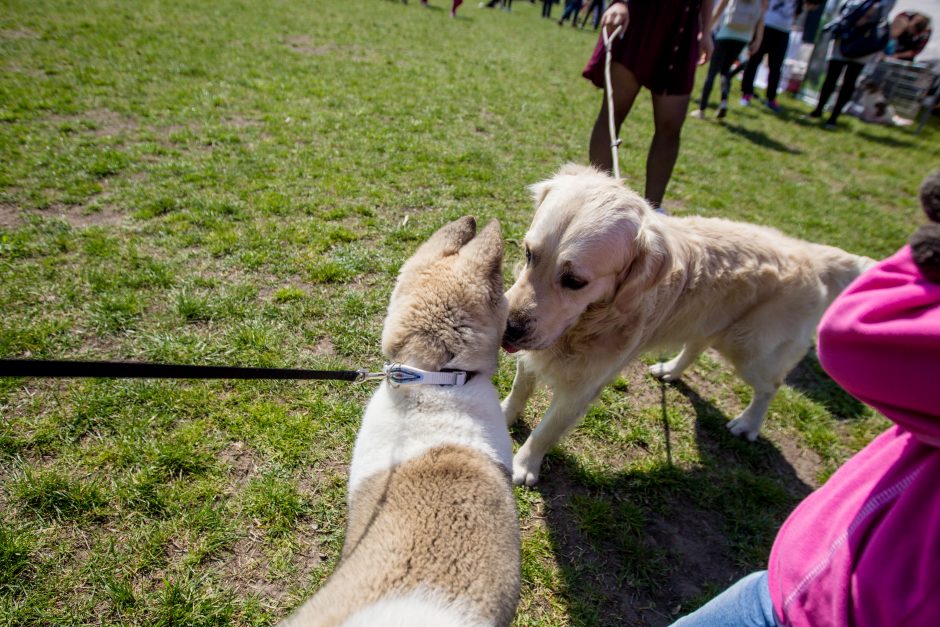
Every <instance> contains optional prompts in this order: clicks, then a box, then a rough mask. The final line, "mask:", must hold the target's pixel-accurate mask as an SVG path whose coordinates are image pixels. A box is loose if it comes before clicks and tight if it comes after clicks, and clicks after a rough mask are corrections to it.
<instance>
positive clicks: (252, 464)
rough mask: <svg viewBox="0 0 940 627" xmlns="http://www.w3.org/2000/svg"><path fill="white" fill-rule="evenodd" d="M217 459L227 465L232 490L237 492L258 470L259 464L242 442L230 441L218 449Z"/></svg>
mask: <svg viewBox="0 0 940 627" xmlns="http://www.w3.org/2000/svg"><path fill="white" fill-rule="evenodd" d="M218 457H219V459H221V460H222V461H223V462H224V463H225V465H226V466H228V473H229V477H231V479H232V481H230V482H229V485H230V486H231V489H232V491H233V492H238V491H240V490H241V488H242V487H244V486H245V485H246V484H247V483H248V481H250V480H251V478H252V477H253V476H254V475H255V474H256V473H257V472H258V468H259V467H260V464H259V462H258V459H257V457H255V454H254V452H253V451H252V450H251V449H250V448H249V447H247V446H245V443H244V442H232V443H230V444H229V445H228V446H227V447H225V448H224V449H222V450H221V451H219V453H218Z"/></svg>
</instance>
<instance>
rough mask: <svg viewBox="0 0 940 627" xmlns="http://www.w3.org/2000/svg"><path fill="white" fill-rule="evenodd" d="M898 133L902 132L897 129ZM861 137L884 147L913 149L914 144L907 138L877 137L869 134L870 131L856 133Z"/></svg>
mask: <svg viewBox="0 0 940 627" xmlns="http://www.w3.org/2000/svg"><path fill="white" fill-rule="evenodd" d="M895 130H896V131H897V132H901V131H900V130H899V129H895ZM856 135H858V136H859V137H862V138H864V139H866V140H868V141H870V142H875V143H876V144H881V145H882V146H888V147H890V148H912V147H913V146H914V142H912V141H911V140H910V139H907V138H905V137H894V136H892V135H875V134H874V133H869V132H868V131H858V132H857V133H856Z"/></svg>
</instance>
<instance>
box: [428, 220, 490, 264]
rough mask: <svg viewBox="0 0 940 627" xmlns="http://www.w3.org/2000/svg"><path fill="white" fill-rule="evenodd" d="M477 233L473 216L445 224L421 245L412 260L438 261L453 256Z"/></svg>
mask: <svg viewBox="0 0 940 627" xmlns="http://www.w3.org/2000/svg"><path fill="white" fill-rule="evenodd" d="M476 232H477V221H476V220H475V219H474V218H473V216H464V217H462V218H458V219H457V220H454V221H453V222H449V223H448V224H445V225H444V226H442V227H441V228H439V229H438V230H437V232H435V233H434V235H432V236H431V237H430V238H428V240H427V241H426V242H425V243H423V244H422V245H421V246H420V247H419V248H418V250H417V251H415V254H414V256H413V259H419V260H423V261H426V260H429V259H440V258H441V257H447V256H449V255H455V254H457V252H458V251H459V250H460V249H461V248H463V246H464V244H466V243H467V242H469V241H470V240H471V239H473V235H474V234H475V233H476Z"/></svg>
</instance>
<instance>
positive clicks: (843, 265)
mask: <svg viewBox="0 0 940 627" xmlns="http://www.w3.org/2000/svg"><path fill="white" fill-rule="evenodd" d="M819 249H820V250H819V254H818V255H817V257H816V259H817V263H818V264H819V277H820V279H821V280H822V282H823V285H825V286H826V304H827V306H828V304H829V303H831V302H832V301H833V300H835V298H836V296H838V295H839V294H840V293H841V292H842V290H844V289H845V288H846V287H848V285H849V283H851V282H852V281H854V280H855V279H856V277H858V275H860V274H861V273H863V272H865V271H866V270H868V269H869V268H871V267H872V266H873V265H875V264H876V263H877V262H876V261H875V260H874V259H872V258H870V257H864V256H862V255H853V254H852V253H847V252H845V251H844V250H842V249H841V248H835V247H834V246H819Z"/></svg>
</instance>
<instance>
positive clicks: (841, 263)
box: [502, 165, 873, 485]
mask: <svg viewBox="0 0 940 627" xmlns="http://www.w3.org/2000/svg"><path fill="white" fill-rule="evenodd" d="M532 191H533V194H534V197H535V204H536V213H535V217H534V219H533V221H532V225H531V226H530V228H529V231H528V233H527V234H526V237H525V245H526V258H527V262H526V265H525V267H524V268H523V269H522V270H521V272H520V274H519V275H518V279H517V280H516V282H515V284H514V285H513V286H512V288H511V289H510V290H509V292H507V297H508V299H509V324H508V327H507V329H506V333H505V336H504V343H503V346H504V348H506V349H507V350H509V351H510V352H514V351H515V350H522V351H523V352H522V353H521V354H520V355H519V358H518V361H517V367H516V377H515V380H514V381H513V386H512V391H511V392H510V394H509V396H508V397H507V398H506V399H505V400H504V401H503V404H502V406H503V410H504V412H505V415H506V419H507V422H508V423H509V424H512V423H513V422H514V421H515V420H516V418H517V417H518V416H519V413H520V412H521V411H522V409H523V408H524V406H525V403H526V400H527V399H528V398H529V396H530V395H531V393H532V391H533V390H534V387H535V385H536V384H537V383H544V384H547V385H548V386H549V387H550V388H551V389H552V392H553V399H552V403H551V406H550V407H549V409H548V412H547V413H546V414H545V417H544V418H543V419H542V421H541V422H540V423H539V425H538V426H537V427H536V428H535V430H534V431H533V432H532V434H531V435H530V437H529V439H528V440H527V441H526V442H525V444H524V445H523V446H522V447H521V448H520V449H519V451H518V453H517V454H516V457H515V459H514V461H513V480H514V481H515V482H516V483H517V484H521V483H525V484H526V485H532V484H534V483H535V482H536V481H537V480H538V474H539V468H540V466H541V463H542V458H543V457H544V455H545V453H547V452H548V450H549V449H551V447H552V446H554V445H555V443H557V442H558V441H559V440H560V439H561V438H562V437H563V436H564V435H565V434H566V433H567V432H568V431H569V430H570V429H571V428H573V427H574V426H575V424H576V423H577V422H578V420H579V419H580V418H581V417H582V416H583V414H584V412H585V410H586V409H587V407H588V405H589V404H590V403H591V402H592V401H593V400H594V399H595V398H596V397H597V395H598V394H599V393H600V391H601V389H602V388H603V386H604V385H606V384H607V383H608V382H609V381H610V380H612V379H613V378H614V377H615V376H616V375H617V374H618V373H619V372H620V371H621V370H622V369H623V368H624V366H626V365H627V364H628V363H629V362H630V361H632V360H633V359H635V358H636V357H638V356H639V355H640V354H642V353H644V352H647V351H650V350H653V349H669V348H672V349H677V348H679V347H681V352H680V353H679V355H678V356H677V357H676V358H675V359H672V360H671V361H668V362H666V363H660V364H656V365H655V366H653V367H652V369H651V370H652V373H653V374H654V375H655V376H657V377H660V378H662V379H665V380H668V381H671V380H675V379H678V378H679V377H680V376H681V375H682V372H683V370H685V369H686V368H687V367H688V366H689V365H690V364H692V363H693V362H694V361H695V359H696V358H697V357H698V355H699V354H700V353H701V352H702V351H704V350H705V349H706V348H708V347H714V348H715V349H717V350H718V352H719V353H721V354H722V355H723V356H724V357H725V358H727V359H728V360H729V361H730V362H731V364H732V365H733V366H734V368H735V370H736V371H737V373H738V375H739V376H741V378H743V379H744V380H745V381H746V382H747V383H748V384H750V385H751V387H752V388H753V389H754V394H753V398H752V400H751V403H750V404H749V405H748V407H747V408H746V409H745V410H744V412H743V413H741V415H739V416H738V417H737V418H735V419H734V420H732V421H731V422H729V423H728V428H729V429H731V431H732V433H734V434H736V435H743V436H746V437H747V438H748V439H750V440H754V439H755V438H757V435H758V432H759V431H760V427H761V424H762V422H763V421H764V417H765V414H766V412H767V408H768V405H769V404H770V401H771V399H772V398H773V396H774V394H775V393H776V391H777V389H778V388H779V387H780V385H781V384H782V383H783V381H784V377H785V376H786V374H787V373H788V372H789V371H790V370H791V369H792V368H793V367H794V366H795V365H796V364H797V363H798V362H799V360H800V359H801V358H802V357H803V356H804V355H805V354H806V352H807V350H808V349H809V347H810V346H811V344H812V340H813V334H814V333H815V329H816V325H817V323H818V322H819V319H820V318H821V316H822V314H823V312H824V311H825V309H826V307H827V306H828V304H829V303H830V302H831V301H832V299H833V298H835V296H836V295H837V294H838V293H839V292H840V291H841V290H842V289H843V288H844V287H845V286H846V285H848V283H850V282H851V281H852V280H853V279H854V278H855V277H856V276H857V275H858V274H859V273H860V272H861V271H863V270H864V269H865V268H867V267H869V266H870V265H871V264H872V263H873V261H872V260H871V259H868V258H865V257H859V256H856V255H852V254H849V253H847V252H844V251H842V250H840V249H838V248H834V247H832V246H822V245H818V244H811V243H808V242H804V241H800V240H796V239H793V238H791V237H787V236H785V235H783V234H781V233H779V232H778V231H776V230H773V229H770V228H765V227H760V226H754V225H749V224H742V223H737V222H730V221H728V220H722V219H715V218H701V217H687V218H676V217H668V216H663V215H660V214H657V213H655V212H654V211H652V210H651V208H650V207H649V205H648V204H647V203H646V202H645V201H644V200H643V199H642V198H641V197H640V196H638V195H637V194H635V193H633V192H632V191H630V190H629V189H627V188H626V187H625V186H624V185H622V184H621V183H620V182H618V181H616V180H614V179H613V178H612V177H609V176H607V175H606V174H602V173H600V172H598V171H596V170H594V169H591V168H585V167H581V166H574V165H568V166H565V167H564V168H562V169H561V171H559V173H558V174H557V175H556V176H555V177H553V178H551V179H549V180H547V181H543V182H541V183H538V184H536V185H533V186H532Z"/></svg>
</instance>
